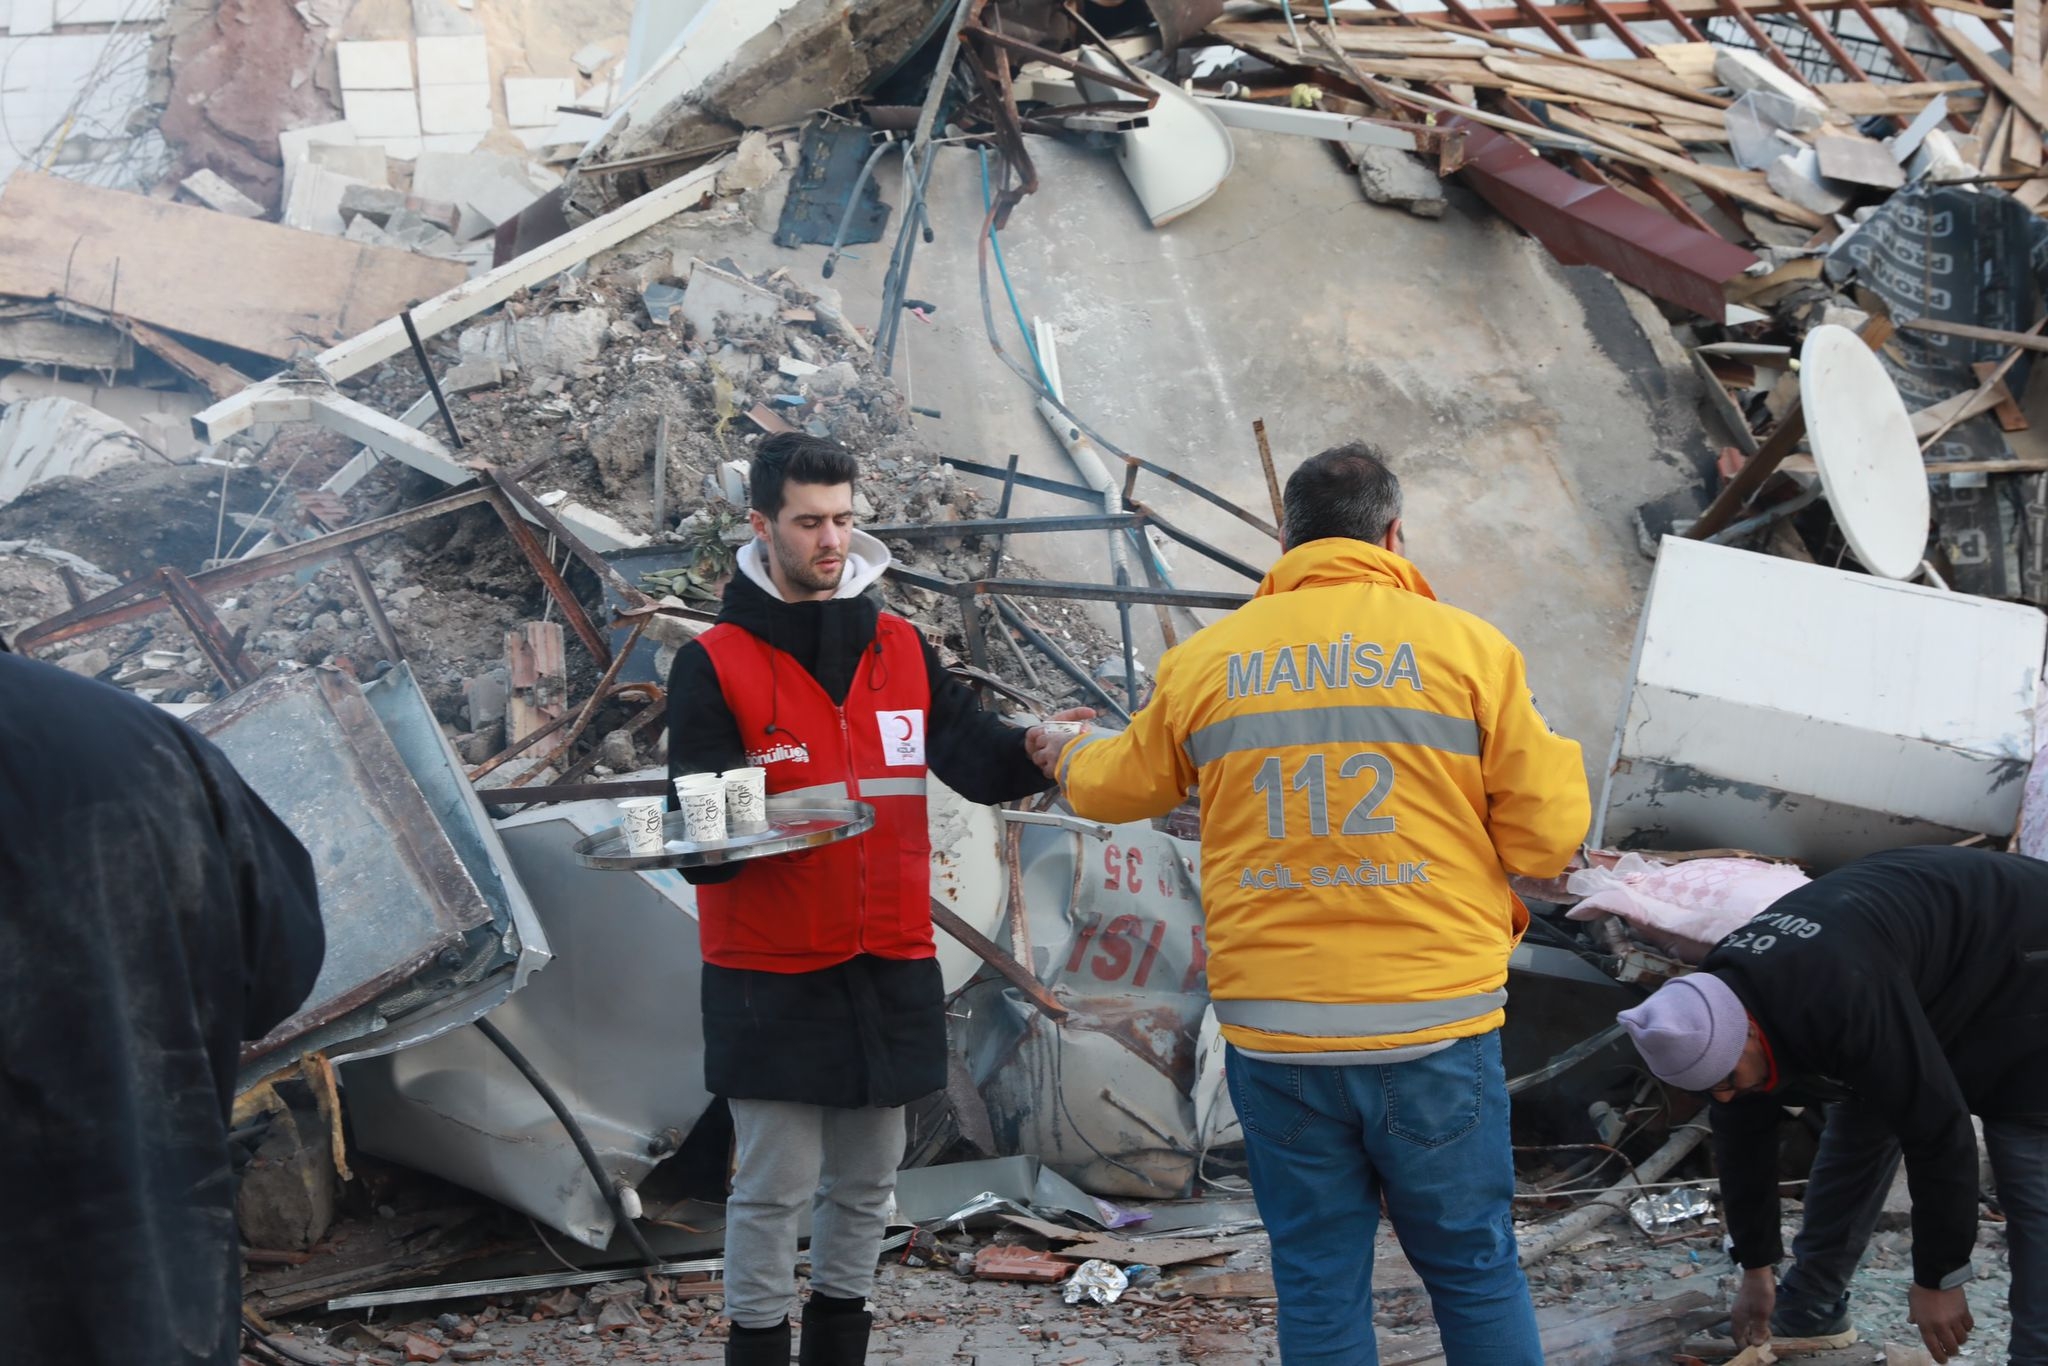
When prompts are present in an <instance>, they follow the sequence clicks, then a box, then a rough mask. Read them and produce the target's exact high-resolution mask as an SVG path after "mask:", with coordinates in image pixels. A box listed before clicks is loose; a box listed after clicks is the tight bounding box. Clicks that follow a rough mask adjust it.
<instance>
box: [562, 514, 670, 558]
mask: <svg viewBox="0 0 2048 1366" xmlns="http://www.w3.org/2000/svg"><path fill="white" fill-rule="evenodd" d="M555 515H556V516H557V517H560V518H561V519H562V525H564V526H566V527H568V528H569V530H570V531H572V532H574V533H575V534H576V535H577V536H579V537H581V538H582V539H583V541H584V543H585V544H587V545H589V547H590V548H591V549H592V550H599V551H604V550H637V549H639V548H640V547H641V546H643V545H646V544H647V541H648V538H647V537H646V536H645V535H643V534H642V533H640V532H638V531H632V530H629V529H628V528H627V526H626V524H625V523H624V522H621V521H619V520H618V519H617V518H616V517H607V516H605V515H604V514H603V513H602V512H599V511H597V510H596V509H595V508H592V507H588V506H586V505H585V504H582V503H564V504H562V506H560V507H559V508H556V509H555Z"/></svg>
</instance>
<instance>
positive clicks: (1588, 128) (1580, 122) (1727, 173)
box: [1550, 107, 1828, 228]
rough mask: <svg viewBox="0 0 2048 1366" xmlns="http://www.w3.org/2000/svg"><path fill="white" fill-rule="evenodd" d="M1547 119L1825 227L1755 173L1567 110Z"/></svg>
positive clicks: (1790, 218) (1776, 212)
mask: <svg viewBox="0 0 2048 1366" xmlns="http://www.w3.org/2000/svg"><path fill="white" fill-rule="evenodd" d="M1550 117H1551V119H1552V121H1553V122H1555V123H1556V124H1557V125H1558V126H1559V127H1561V128H1565V129H1569V130H1570V131H1572V132H1574V133H1577V134H1579V135H1580V136H1581V137H1584V138H1586V139H1587V140H1589V141H1592V142H1597V143H1599V144H1600V145H1601V146H1603V147H1607V148H1610V149H1612V150H1614V151H1617V152H1623V153H1626V154H1627V155H1629V156H1631V157H1633V158H1635V159H1636V160H1637V161H1641V162H1646V163H1648V164H1649V165H1650V166H1652V167H1654V168H1655V169H1657V170H1660V171H1669V172H1670V173H1671V174H1673V175H1677V176H1683V177H1685V178H1686V179H1687V180H1690V181H1692V182H1693V183H1694V184H1696V185H1699V186H1702V187H1704V188H1706V189H1711V190H1719V191H1720V192H1721V193H1723V194H1725V195H1727V196H1728V197H1729V198H1731V199H1737V200H1740V201H1742V202H1743V203H1745V204H1748V205H1750V206H1751V207H1753V208H1758V209H1762V210H1763V211H1764V212H1766V213H1768V214H1771V215H1773V216H1775V217H1778V218H1782V219H1784V220H1785V221H1786V222H1788V223H1796V224H1798V225H1799V226H1800V227H1806V228H1819V227H1825V226H1826V225H1827V222H1828V220H1827V219H1826V218H1825V217H1823V216H1822V215H1820V214H1817V213H1813V212H1811V211H1809V210H1807V209H1802V208H1800V207H1799V206H1798V205H1797V204H1794V203H1793V202H1792V201H1791V200H1789V199H1784V198H1781V197H1780V196H1778V195H1776V194H1773V193H1772V192H1771V190H1770V189H1769V188H1768V186H1766V184H1765V183H1764V178H1763V176H1762V175H1760V174H1759V173H1757V172H1755V171H1733V170H1729V169H1727V168H1726V167H1721V166H1706V165H1702V164H1701V163H1699V162H1697V161H1690V160H1688V159H1686V158H1685V157H1682V156H1677V155H1674V154H1673V153H1670V152H1667V151H1665V150H1663V149H1662V148H1660V147H1653V146H1651V145H1650V144H1649V143H1647V142H1645V141H1643V139H1641V138H1639V137H1635V136H1632V135H1630V134H1628V133H1624V132H1622V131H1621V130H1620V129H1618V128H1615V127H1614V126H1613V125H1611V124H1603V123H1599V122H1597V121H1596V120H1593V119H1589V118H1585V117H1582V116H1581V115H1578V114H1574V113H1573V112H1571V111H1570V110H1569V109H1560V108H1556V107H1553V108H1552V109H1551V111H1550Z"/></svg>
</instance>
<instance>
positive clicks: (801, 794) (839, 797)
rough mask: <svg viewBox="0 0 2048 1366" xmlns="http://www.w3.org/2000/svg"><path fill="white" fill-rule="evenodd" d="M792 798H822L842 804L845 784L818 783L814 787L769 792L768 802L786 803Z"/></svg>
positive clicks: (844, 795) (844, 798) (844, 796)
mask: <svg viewBox="0 0 2048 1366" xmlns="http://www.w3.org/2000/svg"><path fill="white" fill-rule="evenodd" d="M792 797H794V798H799V799H803V798H817V797H823V798H824V799H825V800H827V801H832V802H843V801H845V800H846V784H845V783H819V784H818V785H817V786H815V787H792V788H791V789H789V791H787V792H771V793H769V794H768V799H769V800H770V801H777V802H782V801H788V800H790V799H791V798H792Z"/></svg>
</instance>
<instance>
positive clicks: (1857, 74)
mask: <svg viewBox="0 0 2048 1366" xmlns="http://www.w3.org/2000/svg"><path fill="white" fill-rule="evenodd" d="M1785 3H1786V4H1788V5H1790V6H1791V7H1792V12H1793V13H1794V14H1796V15H1798V16H1799V22H1800V23H1802V24H1804V25H1806V31H1807V32H1808V33H1811V34H1812V35H1813V37H1814V41H1815V42H1817V43H1819V44H1820V45H1821V46H1822V47H1823V48H1825V49H1826V50H1827V54H1828V60H1829V61H1831V62H1833V63H1834V64H1835V66H1836V68H1837V69H1838V70H1840V71H1841V73H1842V74H1843V75H1845V76H1847V77H1848V78H1849V79H1850V80H1852V81H1867V80H1869V79H1870V77H1869V76H1868V75H1867V74H1866V73H1865V72H1864V70H1863V68H1862V67H1860V66H1858V65H1857V64H1856V59H1855V58H1854V57H1851V56H1850V55H1849V50H1848V49H1847V48H1845V47H1843V46H1842V45H1841V44H1840V43H1838V42H1836V41H1835V35H1834V34H1833V33H1831V32H1829V31H1828V26H1827V25H1826V24H1823V23H1822V22H1821V21H1820V17H1819V16H1818V15H1816V14H1815V13H1814V12H1813V6H1811V5H1809V4H1807V3H1806V0H1785Z"/></svg>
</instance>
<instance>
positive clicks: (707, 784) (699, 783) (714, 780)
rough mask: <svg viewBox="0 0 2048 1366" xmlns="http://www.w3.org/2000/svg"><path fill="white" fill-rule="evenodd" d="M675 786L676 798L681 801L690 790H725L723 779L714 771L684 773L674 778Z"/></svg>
mask: <svg viewBox="0 0 2048 1366" xmlns="http://www.w3.org/2000/svg"><path fill="white" fill-rule="evenodd" d="M675 788H676V800H677V801H681V800H682V799H683V797H684V796H685V795H686V794H688V793H690V792H692V791H697V792H704V791H710V792H723V791H725V780H724V779H722V778H720V777H719V776H718V775H717V774H716V773H684V774H681V775H679V776H678V777H677V778H676V781H675Z"/></svg>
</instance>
